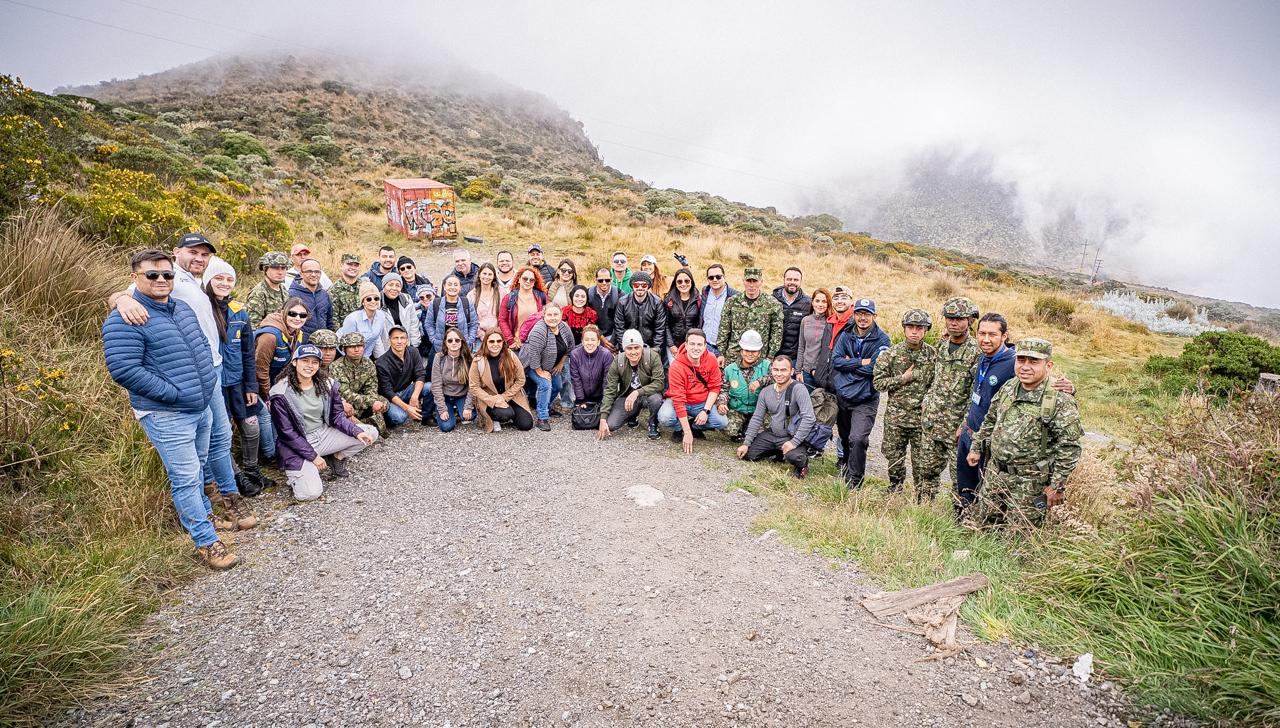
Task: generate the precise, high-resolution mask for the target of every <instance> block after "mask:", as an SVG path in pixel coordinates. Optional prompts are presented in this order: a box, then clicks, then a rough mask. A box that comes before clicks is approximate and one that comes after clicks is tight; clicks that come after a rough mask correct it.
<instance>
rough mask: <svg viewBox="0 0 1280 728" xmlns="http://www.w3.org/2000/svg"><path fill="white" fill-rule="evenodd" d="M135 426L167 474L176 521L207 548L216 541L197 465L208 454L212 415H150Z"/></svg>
mask: <svg viewBox="0 0 1280 728" xmlns="http://www.w3.org/2000/svg"><path fill="white" fill-rule="evenodd" d="M138 424H140V425H142V429H143V430H144V431H146V433H147V439H149V440H151V444H152V445H154V446H155V448H156V453H157V454H158V455H159V456H160V461H161V462H163V463H164V469H165V472H166V473H167V474H168V475H169V495H170V496H172V497H173V507H174V509H176V510H177V511H178V520H179V521H181V522H182V527H183V528H185V529H187V533H189V534H190V535H191V540H192V541H194V542H195V544H196V546H201V547H203V546H208V545H209V544H211V543H213V542H214V541H217V540H218V534H217V532H216V531H214V530H213V524H212V523H210V522H209V514H210V513H212V512H213V508H212V507H211V506H210V505H209V499H208V498H206V497H205V495H204V477H203V467H202V465H201V463H202V462H203V461H205V460H206V459H207V457H208V455H209V433H210V431H211V430H212V429H213V412H212V410H211V409H209V408H206V409H205V410H204V411H203V412H198V413H188V412H152V413H151V414H149V415H147V416H146V417H143V418H142V419H141V420H140V421H139V422H138Z"/></svg>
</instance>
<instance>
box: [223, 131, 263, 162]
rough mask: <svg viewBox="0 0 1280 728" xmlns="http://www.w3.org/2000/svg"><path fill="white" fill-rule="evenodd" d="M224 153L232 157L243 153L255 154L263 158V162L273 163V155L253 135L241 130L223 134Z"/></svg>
mask: <svg viewBox="0 0 1280 728" xmlns="http://www.w3.org/2000/svg"><path fill="white" fill-rule="evenodd" d="M222 153H223V154H225V155H227V156H228V157H231V158H232V159H234V158H236V157H239V156H240V155H242V154H253V155H255V156H257V157H259V158H261V159H262V163H263V164H271V155H270V154H268V153H267V148H266V147H264V146H262V142H260V141H258V140H257V139H256V138H255V137H254V136H253V135H251V134H245V133H244V132H239V131H228V132H223V134H222Z"/></svg>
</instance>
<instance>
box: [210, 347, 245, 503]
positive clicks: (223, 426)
mask: <svg viewBox="0 0 1280 728" xmlns="http://www.w3.org/2000/svg"><path fill="white" fill-rule="evenodd" d="M213 371H214V375H215V376H216V377H218V381H222V367H220V366H217V367H214V368H213ZM209 409H210V410H212V412H213V426H212V429H211V430H210V431H209V451H208V453H207V455H206V457H205V459H203V460H202V461H201V463H200V464H201V466H202V468H203V469H204V477H205V481H204V482H206V483H208V482H209V481H211V480H214V481H217V483H218V492H219V493H221V494H223V495H233V494H235V495H238V494H239V493H240V489H239V488H237V487H236V468H235V466H234V465H233V464H232V463H231V418H230V417H229V416H228V415H227V400H226V399H225V398H224V397H223V396H222V392H218V393H217V394H215V395H214V397H213V401H212V402H210V403H209Z"/></svg>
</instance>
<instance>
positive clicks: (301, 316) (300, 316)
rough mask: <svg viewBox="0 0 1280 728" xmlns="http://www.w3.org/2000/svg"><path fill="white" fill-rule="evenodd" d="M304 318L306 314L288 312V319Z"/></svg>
mask: <svg viewBox="0 0 1280 728" xmlns="http://www.w3.org/2000/svg"><path fill="white" fill-rule="evenodd" d="M306 317H307V314H306V313H299V312H297V311H290V312H289V318H297V319H304V318H306Z"/></svg>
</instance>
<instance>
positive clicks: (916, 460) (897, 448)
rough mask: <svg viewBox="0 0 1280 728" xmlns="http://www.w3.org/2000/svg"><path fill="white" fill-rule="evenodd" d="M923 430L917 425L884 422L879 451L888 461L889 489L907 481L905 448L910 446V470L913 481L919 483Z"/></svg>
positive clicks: (922, 451) (921, 467)
mask: <svg viewBox="0 0 1280 728" xmlns="http://www.w3.org/2000/svg"><path fill="white" fill-rule="evenodd" d="M924 439H925V438H924V432H923V431H922V430H921V429H920V428H919V427H903V426H901V425H891V424H889V423H885V426H884V440H883V441H882V442H881V444H880V452H881V453H883V454H884V459H885V460H887V461H889V489H890V490H900V489H901V488H902V484H903V483H905V482H907V448H908V447H910V448H911V472H912V473H914V475H915V482H916V484H917V485H919V484H920V482H921V480H920V473H921V472H922V469H923V468H924V456H925V442H924Z"/></svg>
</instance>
